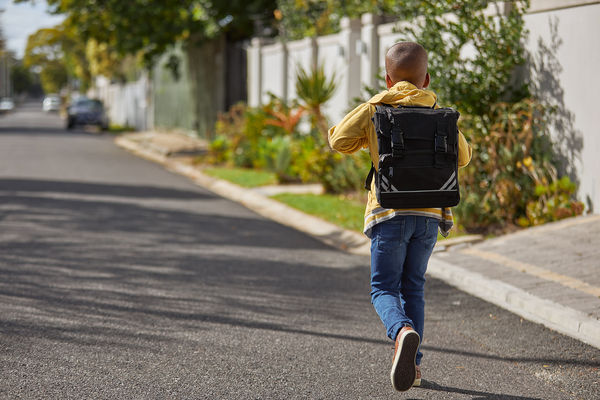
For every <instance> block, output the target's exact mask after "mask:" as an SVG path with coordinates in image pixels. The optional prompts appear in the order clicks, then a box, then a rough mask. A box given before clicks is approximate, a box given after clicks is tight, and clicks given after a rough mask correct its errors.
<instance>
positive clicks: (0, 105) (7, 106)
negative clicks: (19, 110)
mask: <svg viewBox="0 0 600 400" xmlns="http://www.w3.org/2000/svg"><path fill="white" fill-rule="evenodd" d="M14 108H15V102H14V101H13V100H12V99H11V98H8V97H5V98H3V99H2V100H0V112H2V113H5V112H9V111H12V110H14Z"/></svg>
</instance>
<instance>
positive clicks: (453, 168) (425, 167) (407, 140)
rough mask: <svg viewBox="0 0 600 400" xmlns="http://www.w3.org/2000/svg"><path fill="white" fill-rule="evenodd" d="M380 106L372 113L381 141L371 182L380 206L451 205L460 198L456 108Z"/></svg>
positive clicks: (419, 206)
mask: <svg viewBox="0 0 600 400" xmlns="http://www.w3.org/2000/svg"><path fill="white" fill-rule="evenodd" d="M382 108H383V107H382ZM385 108H386V110H385V112H382V113H378V112H377V111H376V113H375V115H376V117H375V118H374V122H375V123H376V124H377V121H378V120H379V121H380V122H379V124H380V129H379V130H377V136H378V142H379V143H381V144H380V152H379V171H378V173H377V174H375V178H376V185H375V186H376V189H377V199H378V201H379V203H380V204H381V206H382V207H384V208H430V207H452V206H455V205H457V204H458V202H459V200H460V194H459V188H458V128H457V121H458V116H459V114H458V112H457V111H455V110H452V109H449V108H445V109H437V110H432V109H430V108H422V107H410V108H409V107H399V108H392V107H385ZM388 113H389V114H391V118H390V116H389V115H388ZM378 114H383V115H384V116H385V118H381V117H378ZM385 121H387V122H385ZM380 132H381V133H380Z"/></svg>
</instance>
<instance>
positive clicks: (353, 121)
mask: <svg viewBox="0 0 600 400" xmlns="http://www.w3.org/2000/svg"><path fill="white" fill-rule="evenodd" d="M372 108H373V106H372V105H371V104H368V103H363V104H361V105H359V106H358V107H356V108H355V109H354V110H352V111H350V112H349V113H348V114H347V115H346V116H345V117H344V119H342V121H341V122H340V123H339V124H337V125H336V126H334V127H333V128H331V129H329V145H330V146H331V148H332V149H334V150H337V151H339V152H340V153H345V154H350V153H354V152H356V151H358V150H360V149H362V148H365V147H367V146H368V145H369V137H368V127H369V124H371V117H372V116H373V110H372Z"/></svg>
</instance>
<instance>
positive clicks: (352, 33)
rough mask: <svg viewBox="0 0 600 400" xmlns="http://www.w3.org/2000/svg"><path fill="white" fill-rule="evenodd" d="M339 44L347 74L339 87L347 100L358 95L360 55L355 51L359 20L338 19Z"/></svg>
mask: <svg viewBox="0 0 600 400" xmlns="http://www.w3.org/2000/svg"><path fill="white" fill-rule="evenodd" d="M340 26H341V28H342V29H341V31H340V45H341V49H342V51H343V56H344V58H345V61H346V63H347V65H348V74H347V75H346V80H345V82H343V83H342V85H341V89H342V90H344V92H345V95H346V98H347V99H348V102H350V101H351V100H352V99H353V98H354V97H358V96H360V92H361V84H360V67H361V62H360V57H359V55H358V53H357V43H360V20H358V19H350V18H348V17H344V18H342V20H341V21H340Z"/></svg>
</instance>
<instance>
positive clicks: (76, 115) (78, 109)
mask: <svg viewBox="0 0 600 400" xmlns="http://www.w3.org/2000/svg"><path fill="white" fill-rule="evenodd" d="M76 125H97V126H99V127H100V128H101V129H103V130H106V129H108V118H107V117H106V112H105V111H104V105H103V104H102V102H101V101H100V100H95V99H88V98H87V97H78V98H77V99H76V100H74V101H73V103H72V104H71V105H70V106H69V107H67V129H72V128H73V127H75V126H76Z"/></svg>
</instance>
